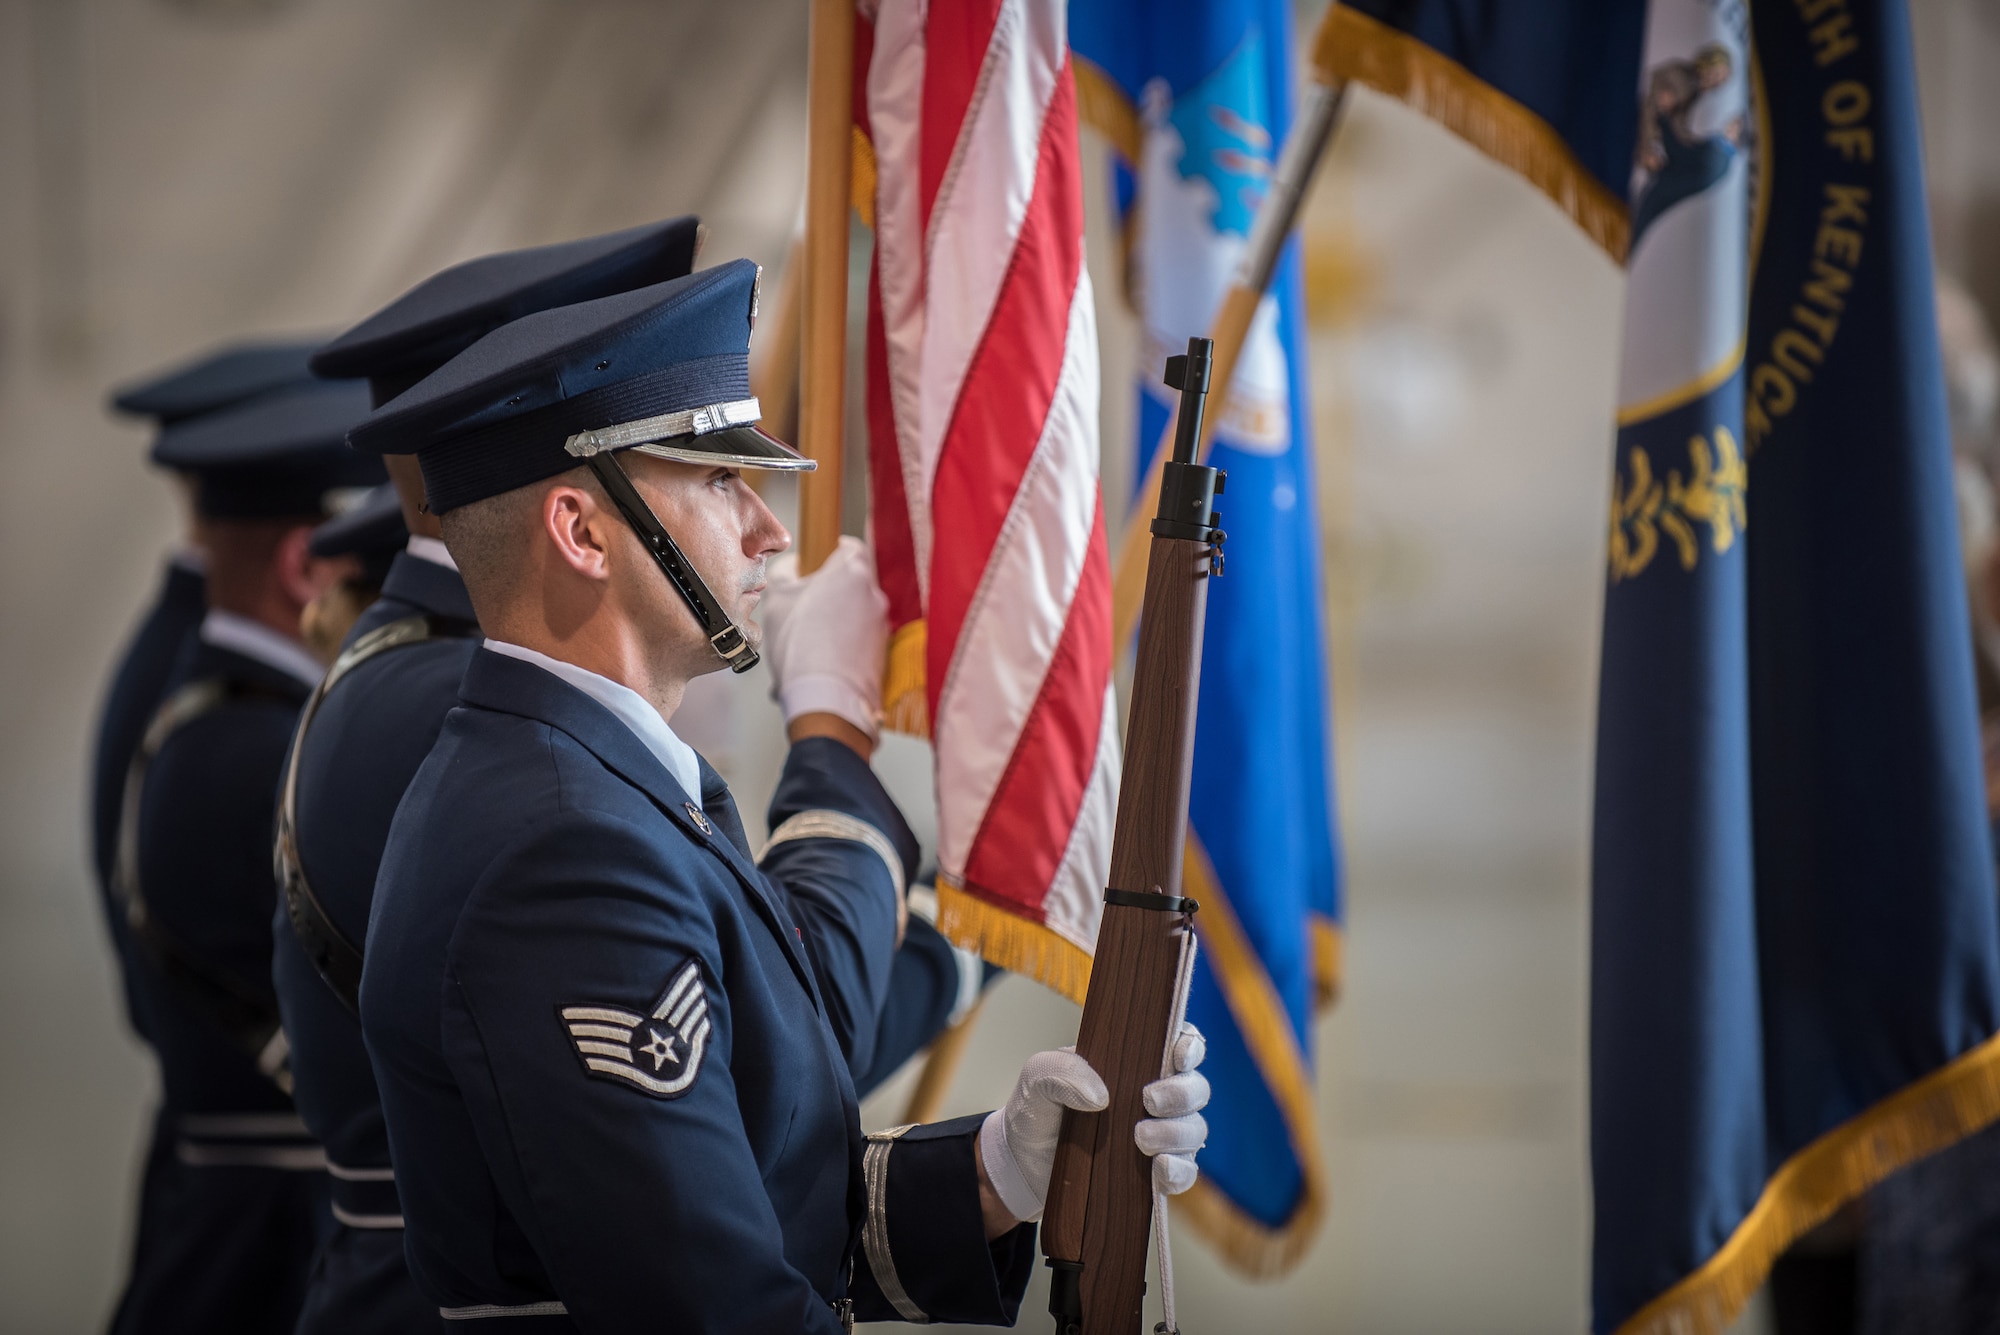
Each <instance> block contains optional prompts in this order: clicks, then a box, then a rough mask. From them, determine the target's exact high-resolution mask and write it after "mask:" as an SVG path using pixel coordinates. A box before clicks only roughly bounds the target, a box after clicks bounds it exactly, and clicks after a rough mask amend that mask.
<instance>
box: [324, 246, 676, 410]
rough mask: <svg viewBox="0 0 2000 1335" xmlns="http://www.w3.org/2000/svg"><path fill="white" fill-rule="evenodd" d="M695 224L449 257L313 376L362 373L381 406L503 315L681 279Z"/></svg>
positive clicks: (350, 336)
mask: <svg viewBox="0 0 2000 1335" xmlns="http://www.w3.org/2000/svg"><path fill="white" fill-rule="evenodd" d="M700 231H701V223H700V221H699V220H698V219H696V218H694V217H692V216H689V217H685V218H669V219H667V220H666V221H665V222H656V223H648V224H646V225H645V226H643V227H628V228H626V229H625V230H624V231H622V232H610V233H607V234H606V235H604V236H593V237H586V238H584V239H583V240H580V241H563V242H559V243H558V244H556V245H552V246H536V247H533V248H532V249H529V250H510V251H506V252H504V253H502V254H498V255H483V256H481V257H480V258H478V259H476V260H467V261H466V262H465V263H463V264H455V265H453V266H452V267H451V268H449V269H446V270H444V271H443V272H442V273H439V274H434V275H432V276H431V277H429V278H426V279H425V280H424V281H423V282H421V283H419V284H417V285H416V286H415V287H413V288H411V289H410V290H409V291H408V292H405V293H404V294H403V295H402V296H400V297H398V298H396V299H395V300H394V301H392V302H390V303H389V304H388V305H387V306H384V307H383V308H382V309H381V310H379V311H377V312H375V314H373V315H371V316H369V317H368V318H367V319H365V320H363V321H362V322H361V323H360V324H358V325H356V326H354V328H352V329H350V330H348V331H347V332H346V333H344V334H342V335H341V336H340V337H338V338H336V339H334V340H333V341H332V342H331V343H328V344H327V345H326V346H325V347H323V348H320V349H319V350H318V351H317V352H315V353H314V354H313V356H312V370H313V374H315V375H319V376H324V377H326V378H327V379H329V380H356V379H365V380H367V381H368V382H369V385H370V388H371V389H372V390H373V392H374V399H375V403H376V405H377V406H380V405H381V404H384V403H387V402H388V401H389V400H390V399H393V398H395V397H396V396H397V395H398V394H401V393H402V392H403V391H404V390H406V389H408V388H409V387H410V386H411V385H414V384H415V383H416V382H417V381H419V380H421V379H423V378H424V377H425V376H427V375H429V374H430V373H431V372H433V371H435V370H437V368H438V367H440V366H442V365H444V364H445V363H446V362H448V361H450V360H451V359H452V358H453V357H456V356H457V355H458V354H459V353H461V352H463V351H465V350H466V349H467V348H469V347H471V346H472V345H473V344H474V343H476V342H478V341H479V339H480V338H481V337H483V336H484V335H486V334H489V333H491V332H493V331H494V330H495V329H498V328H499V327H500V326H501V325H504V324H506V323H508V322H509V321H512V320H518V319H520V318H521V317H522V316H524V315H532V314H534V313H535V312H536V311H544V310H547V309H549V308H550V307H552V306H568V305H572V304H574V303H576V302H579V301H590V300H593V299H594V298H597V297H608V296H610V295H612V294H613V293H617V292H629V291H631V290H632V289H633V288H636V287H649V286H651V285H652V284H654V283H663V282H666V281H667V280H668V279H670V278H679V277H682V276H683V275H685V274H686V273H687V272H688V271H689V270H691V269H692V268H694V257H695V250H696V249H697V247H698V245H699V242H700Z"/></svg>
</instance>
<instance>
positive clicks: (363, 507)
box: [280, 482, 410, 1074]
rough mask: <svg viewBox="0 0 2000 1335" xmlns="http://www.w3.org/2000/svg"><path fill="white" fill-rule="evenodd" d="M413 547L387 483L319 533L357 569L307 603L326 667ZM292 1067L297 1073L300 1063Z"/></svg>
mask: <svg viewBox="0 0 2000 1335" xmlns="http://www.w3.org/2000/svg"><path fill="white" fill-rule="evenodd" d="M409 543H410V530H409V527H408V526H407V525H405V524H404V523H403V501H402V498H401V497H399V496H398V495H396V488H395V487H394V486H392V485H390V484H389V483H387V482H384V483H383V484H382V485H381V486H379V487H376V488H374V489H372V490H370V491H369V492H368V494H367V495H365V496H363V497H362V498H361V499H360V500H359V501H358V502H356V503H355V505H354V507H353V508H352V509H350V510H348V511H346V512H345V513H343V514H338V515H335V516H334V517H333V518H332V519H329V520H327V521H326V522H325V523H324V524H321V525H320V526H319V527H318V528H316V529H314V530H313V533H312V541H311V542H309V543H307V544H306V550H307V551H309V552H311V553H312V554H313V555H314V556H317V557H319V558H320V559H321V560H322V561H332V560H335V559H337V558H339V557H352V558H353V566H352V568H351V569H350V570H348V571H347V573H345V574H343V575H342V576H341V577H340V579H339V580H338V581H336V582H335V583H334V584H332V585H330V586H329V587H328V588H327V589H326V591H325V592H323V593H321V594H320V595H319V596H318V597H316V598H314V599H313V600H312V601H311V602H309V603H307V604H306V610H305V611H304V612H303V613H301V614H300V616H299V638H300V639H302V640H304V641H305V644H306V648H307V649H309V650H311V651H312V656H313V657H314V658H317V659H318V660H319V661H320V662H322V663H327V664H331V663H332V662H333V660H334V656H335V655H337V654H338V653H339V652H340V644H341V641H343V640H345V639H346V638H347V633H348V632H349V631H351V630H353V629H354V623H355V622H356V621H358V620H360V619H361V614H362V613H363V612H366V611H367V610H368V609H369V608H370V607H372V606H373V605H374V603H375V600H376V599H377V598H380V597H381V596H382V584H383V581H385V580H387V579H388V578H389V567H390V566H391V565H393V564H394V563H395V560H396V558H397V557H398V556H399V555H401V554H402V552H403V551H404V549H405V548H407V547H408V546H409ZM280 1009H282V1007H281V1008H280ZM292 1068H293V1072H294V1074H296V1072H297V1069H298V1063H297V1062H296V1061H294V1062H293V1063H292Z"/></svg>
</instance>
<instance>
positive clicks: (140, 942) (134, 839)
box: [112, 383, 382, 1335]
mask: <svg viewBox="0 0 2000 1335" xmlns="http://www.w3.org/2000/svg"><path fill="white" fill-rule="evenodd" d="M366 411H367V396H366V395H365V394H359V393H357V392H356V391H355V390H353V389H352V388H350V387H346V386H325V385H317V384H312V383H306V384H302V385H300V386H297V387H294V388H291V389H282V390H276V391H273V392H270V393H267V394H264V395H262V396H259V397H257V398H254V399H250V400H249V401H247V402H244V403H241V404H239V405H237V406H235V407H232V408H228V409H224V410H221V411H218V412H211V413H206V414H203V415H202V416H200V417H195V418H190V419H188V420H186V421H183V422H178V423H176V424H174V425H172V426H170V427H168V428H167V429H166V430H165V431H164V432H163V433H162V434H161V436H160V439H159V441H158V443H157V444H156V445H155V447H154V451H153V459H154V461H155V462H156V463H159V464H161V465H164V466H166V467H168V468H172V469H175V470H177V471H180V472H183V473H187V474H190V475H192V476H194V478H195V479H196V490H197V498H196V509H197V513H198V515H199V516H200V518H199V526H200V533H201V543H202V547H203V548H204V550H205V551H206V552H207V554H208V573H207V594H206V601H207V611H206V613H205V614H204V616H203V618H202V621H201V625H200V628H199V630H198V631H197V633H196V635H195V636H194V638H193V640H192V641H191V642H190V643H189V644H188V645H187V646H186V648H185V651H184V652H183V654H182V655H181V658H180V660H179V662H178V663H177V665H176V667H175V670H174V672H173V674H172V676H171V678H170V681H169V684H168V687H167V689H166V691H165V693H164V696H163V699H162V701H161V703H160V705H159V707H158V708H157V709H156V710H155V711H154V713H153V716H152V719H151V721H150V722H149V724H148V725H147V727H146V729H145V733H144V736H143V737H142V739H141V741H140V744H139V745H138V747H137V748H136V750H135V752H134V754H133V758H132V761H131V763H130V765H129V766H128V768H127V773H126V782H125V793H124V801H123V805H122V810H121V814H120V820H119V826H120V829H119V838H118V848H117V854H116V858H115V865H114V871H113V878H112V879H113V886H114V889H115V892H116V894H117V896H118V898H119V901H120V904H121V906H122V910H123V913H124V916H125V921H126V922H127V924H128V928H129V932H130V942H131V951H130V960H129V967H128V971H127V974H128V976H127V986H128V988H129V989H130V991H131V993H132V994H133V996H134V998H135V1001H136V1004H137V1007H138V1010H139V1012H140V1014H141V1015H142V1016H143V1017H144V1019H145V1036H146V1038H147V1041H148V1042H149V1043H150V1044H151V1046H152V1048H153V1050H154V1053H155V1055H156V1057H157V1058H158V1060H159V1063H160V1072H161V1077H162V1083H163V1085H164V1091H165V1092H164V1106H163V1108H162V1111H161V1115H160V1119H159V1122H158V1126H157V1128H156V1134H157V1135H158V1136H159V1137H160V1138H161V1139H162V1140H163V1141H164V1142H165V1146H166V1147H170V1148H162V1149H161V1150H160V1151H159V1152H158V1153H157V1154H156V1155H155V1156H154V1159H155V1161H158V1162H163V1163H165V1164H166V1166H167V1168H168V1170H169V1171H165V1172H162V1173H160V1174H157V1175H154V1174H150V1173H149V1175H148V1177H147V1180H146V1182H145V1185H144V1193H145V1194H144V1198H143V1199H142V1201H141V1206H140V1212H141V1218H142V1220H143V1221H144V1222H143V1224H142V1229H141V1246H140V1248H139V1250H138V1254H137V1256H136V1257H135V1260H134V1264H133V1272H132V1276H131V1279H130V1282H129V1284H128V1286H127V1288H126V1291H125V1294H124V1297H123V1299H122V1301H121V1303H120V1306H119V1310H118V1314H117V1316H116V1318H115V1321H114V1324H113V1330H114V1331H116V1332H121V1335H122V1333H123V1332H152V1331H218V1330H230V1331H271V1332H280V1331H289V1330H290V1329H291V1328H292V1324H293V1322H294V1320H295V1319H296V1317H297V1313H298V1305H299V1301H300V1298H301V1296H302V1294H303V1291H304V1286H305V1272H306V1265H307V1262H308V1261H309V1259H310V1257H311V1255H312V1250H313V1247H314V1245H315V1244H316V1241H317V1237H316V1233H317V1223H318V1218H319V1211H320V1210H321V1209H323V1206H319V1204H318V1202H319V1200H320V1199H321V1196H322V1194H323V1182H324V1173H323V1171H322V1170H323V1168H324V1164H325V1156H324V1155H323V1154H322V1152H321V1151H320V1149H319V1147H318V1146H316V1145H314V1144H313V1143H312V1142H311V1141H310V1139H309V1138H308V1137H307V1136H306V1135H305V1130H304V1127H303V1126H302V1125H301V1124H300V1122H299V1120H298V1117H297V1115H296V1114H295V1113H294V1112H293V1110H292V1104H291V1099H290V1098H289V1097H288V1095H287V1094H286V1093H285V1090H284V1084H285V1080H286V1076H285V1069H284V1061H283V1055H284V1042H283V1035H282V1032H281V1031H280V1030H279V1028H278V1020H277V1009H276V1005H275V1002H274V1000H273V998H272V996H271V985H270V972H271V936H270V904H271V871H270V865H271V864H270V828H271V819H272V810H273V804H274V800H275V796H276V793H277V781H278V773H279V769H280V766H281V764H282V762H283V759H284V752H285V745H286V743H287V741H288V740H289V739H290V736H291V728H292V723H293V721H294V719H295V718H296V715H297V712H298V708H299V706H300V704H301V703H302V702H303V701H304V700H305V698H306V696H307V694H308V693H309V692H310V691H311V689H312V687H313V684H314V683H315V682H316V681H317V680H318V679H319V675H320V667H319V664H318V663H316V662H314V661H313V659H312V657H311V656H310V655H309V654H308V653H307V652H306V651H305V648H304V646H303V645H301V644H300V643H299V641H298V620H299V612H300V609H301V608H302V607H303V606H304V605H305V603H306V602H307V601H308V600H309V599H310V598H311V597H312V596H313V595H314V594H315V593H317V592H318V591H319V590H320V589H321V588H323V587H325V585H326V584H327V583H329V582H330V581H331V580H332V579H333V578H334V577H335V576H336V575H337V574H338V573H339V567H338V566H337V565H335V564H334V563H329V562H325V561H320V560H317V559H315V558H314V557H312V556H311V555H310V554H309V553H308V551H307V542H308V539H309V535H310V533H311V530H312V526H313V525H314V524H316V523H318V522H319V521H321V520H322V519H324V518H325V517H326V516H327V515H328V513H329V512H330V510H331V508H333V507H335V506H337V504H338V503H339V500H340V499H341V498H342V497H344V496H351V495H352V494H353V493H355V492H357V491H359V490H360V489H361V488H364V487H366V486H368V485H369V484H371V483H375V482H379V481H380V480H381V479H382V471H381V468H380V466H379V465H378V464H377V463H376V462H375V461H374V460H370V459H362V458H357V457H356V456H355V455H354V454H353V452H352V451H350V450H347V449H345V448H344V447H343V446H342V444H341V442H342V439H343V437H344V435H345V433H346V430H347V428H348V426H349V425H351V424H352V423H353V422H354V421H355V420H356V419H358V418H359V417H361V416H362V415H363V414H365V412H366ZM169 1155H170V1156H171V1157H170V1158H169V1157H168V1156H169Z"/></svg>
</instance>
